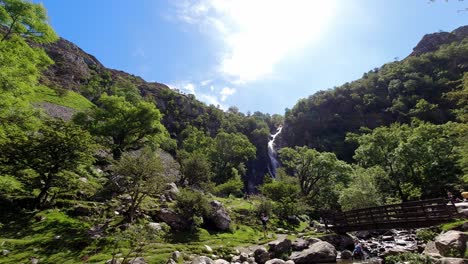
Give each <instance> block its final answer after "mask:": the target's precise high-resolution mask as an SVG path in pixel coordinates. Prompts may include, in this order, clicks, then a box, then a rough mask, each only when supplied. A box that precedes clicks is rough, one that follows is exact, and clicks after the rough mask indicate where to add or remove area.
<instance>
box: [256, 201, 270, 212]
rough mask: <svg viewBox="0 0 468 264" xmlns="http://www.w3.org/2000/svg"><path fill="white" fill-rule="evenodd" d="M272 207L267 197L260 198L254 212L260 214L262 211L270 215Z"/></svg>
mask: <svg viewBox="0 0 468 264" xmlns="http://www.w3.org/2000/svg"><path fill="white" fill-rule="evenodd" d="M272 209H273V205H272V204H271V201H270V200H268V199H267V198H262V199H261V200H260V203H259V204H258V205H257V208H256V213H257V214H258V215H261V214H262V213H264V214H266V215H271V212H272Z"/></svg>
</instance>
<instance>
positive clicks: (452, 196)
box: [447, 192, 460, 204]
mask: <svg viewBox="0 0 468 264" xmlns="http://www.w3.org/2000/svg"><path fill="white" fill-rule="evenodd" d="M447 198H448V199H449V201H450V202H451V203H452V204H454V203H458V202H460V199H458V198H457V197H456V196H455V195H453V194H452V193H451V192H447Z"/></svg>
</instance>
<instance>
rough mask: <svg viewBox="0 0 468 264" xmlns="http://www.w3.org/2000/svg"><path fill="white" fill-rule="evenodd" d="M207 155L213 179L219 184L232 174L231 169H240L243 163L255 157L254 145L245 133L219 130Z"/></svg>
mask: <svg viewBox="0 0 468 264" xmlns="http://www.w3.org/2000/svg"><path fill="white" fill-rule="evenodd" d="M209 155H210V158H211V160H212V162H213V169H214V172H215V177H214V181H215V182H216V183H217V184H221V183H224V182H226V181H228V180H229V179H230V178H232V177H233V176H234V175H233V169H236V171H239V170H242V169H243V163H244V162H246V161H248V160H249V159H252V158H254V157H255V146H254V145H252V143H250V141H249V140H248V139H247V137H246V136H245V135H242V134H240V133H226V132H220V133H219V134H218V135H217V136H216V138H215V140H214V145H213V147H212V149H211V150H210V154H209ZM240 174H241V175H243V173H242V172H241V173H240Z"/></svg>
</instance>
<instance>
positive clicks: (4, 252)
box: [2, 249, 10, 256]
mask: <svg viewBox="0 0 468 264" xmlns="http://www.w3.org/2000/svg"><path fill="white" fill-rule="evenodd" d="M8 254H10V250H8V249H4V250H2V255H3V256H7V255H8Z"/></svg>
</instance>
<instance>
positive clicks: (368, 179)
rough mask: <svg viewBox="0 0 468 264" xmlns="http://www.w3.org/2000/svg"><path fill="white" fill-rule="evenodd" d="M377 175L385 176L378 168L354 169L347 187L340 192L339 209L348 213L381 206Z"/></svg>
mask: <svg viewBox="0 0 468 264" xmlns="http://www.w3.org/2000/svg"><path fill="white" fill-rule="evenodd" d="M379 175H385V172H384V171H383V170H382V169H381V168H379V167H374V168H370V169H363V168H360V167H357V168H355V169H354V172H353V175H352V177H351V181H350V184H349V186H348V187H346V188H345V189H343V191H342V192H341V195H340V200H339V202H340V205H341V209H342V210H344V211H348V210H353V209H360V208H366V207H372V206H379V205H381V204H382V197H381V196H380V193H379V190H378V186H377V183H376V179H377V178H379Z"/></svg>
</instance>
